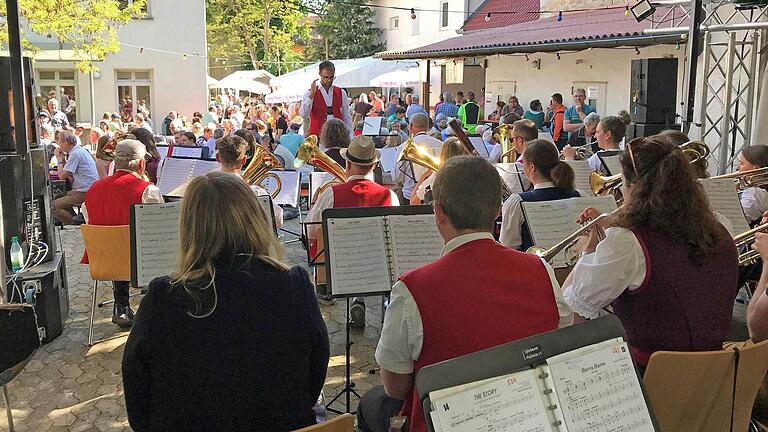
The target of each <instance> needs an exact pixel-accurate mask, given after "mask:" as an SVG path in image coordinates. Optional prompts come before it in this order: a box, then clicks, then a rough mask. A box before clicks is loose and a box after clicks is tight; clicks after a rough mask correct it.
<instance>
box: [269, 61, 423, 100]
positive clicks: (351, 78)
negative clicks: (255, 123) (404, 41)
mask: <svg viewBox="0 0 768 432" xmlns="http://www.w3.org/2000/svg"><path fill="white" fill-rule="evenodd" d="M333 64H334V66H335V67H336V80H335V81H334V82H333V83H334V84H335V85H337V86H339V87H343V88H364V87H372V86H371V79H372V78H375V77H378V76H379V75H383V74H386V73H389V72H395V71H399V70H408V69H413V68H415V69H416V74H417V75H416V76H417V81H418V63H417V62H415V61H408V60H398V61H388V60H382V59H377V58H373V57H363V58H357V59H344V60H333ZM319 65H320V63H319V62H318V63H314V64H311V65H308V66H305V67H303V68H301V69H297V70H295V71H293V72H289V73H287V74H285V75H280V76H279V77H276V78H273V79H272V80H271V81H270V84H271V85H272V87H273V88H274V89H275V91H274V93H272V94H270V95H268V96H267V97H266V101H267V102H268V103H276V102H297V101H300V100H301V99H302V97H303V96H304V93H305V92H306V91H307V90H308V89H309V87H310V86H311V85H312V81H314V80H316V79H318V67H319ZM373 87H378V86H373Z"/></svg>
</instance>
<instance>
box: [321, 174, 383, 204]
mask: <svg viewBox="0 0 768 432" xmlns="http://www.w3.org/2000/svg"><path fill="white" fill-rule="evenodd" d="M331 187H332V188H333V208H345V207H381V206H390V205H392V194H391V193H390V192H389V189H387V188H385V187H384V186H381V185H380V184H377V183H375V182H372V181H370V180H366V179H360V180H352V181H348V182H346V183H342V184H337V185H333V186H331Z"/></svg>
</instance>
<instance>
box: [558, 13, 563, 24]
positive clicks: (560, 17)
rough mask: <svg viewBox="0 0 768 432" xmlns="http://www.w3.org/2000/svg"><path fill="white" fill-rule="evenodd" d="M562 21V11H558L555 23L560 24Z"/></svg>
mask: <svg viewBox="0 0 768 432" xmlns="http://www.w3.org/2000/svg"><path fill="white" fill-rule="evenodd" d="M562 20H563V11H560V12H558V13H557V22H560V21H562Z"/></svg>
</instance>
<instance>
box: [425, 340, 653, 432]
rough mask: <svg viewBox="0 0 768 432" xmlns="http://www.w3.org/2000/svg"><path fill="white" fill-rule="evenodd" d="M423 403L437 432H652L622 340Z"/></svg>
mask: <svg viewBox="0 0 768 432" xmlns="http://www.w3.org/2000/svg"><path fill="white" fill-rule="evenodd" d="M429 400H430V402H431V412H430V413H429V415H430V417H431V420H432V426H433V428H434V431H436V432H477V431H537V432H571V431H595V430H600V431H625V432H629V431H636V432H653V431H655V428H654V423H653V420H652V416H651V413H650V411H649V408H648V404H647V403H646V400H645V398H644V396H643V389H642V386H641V384H640V381H639V379H638V376H637V373H636V372H635V368H634V364H633V363H632V358H631V357H630V354H629V348H628V346H627V344H626V342H624V340H623V339H622V338H620V337H619V338H615V339H610V340H607V341H603V342H600V343H596V344H593V345H589V346H585V347H582V348H578V349H575V350H572V351H567V352H565V353H562V354H558V355H555V356H552V357H549V358H547V359H546V363H545V364H543V365H540V366H538V367H536V368H534V369H526V370H523V371H520V372H515V373H511V374H506V375H502V376H498V377H495V378H490V379H484V380H480V381H475V382H472V383H468V384H462V385H459V386H454V387H449V388H445V389H440V390H435V391H431V392H430V393H429Z"/></svg>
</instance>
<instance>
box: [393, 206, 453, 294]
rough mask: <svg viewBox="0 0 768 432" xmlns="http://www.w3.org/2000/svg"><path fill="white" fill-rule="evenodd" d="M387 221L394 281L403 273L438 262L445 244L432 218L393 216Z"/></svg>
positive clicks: (429, 215)
mask: <svg viewBox="0 0 768 432" xmlns="http://www.w3.org/2000/svg"><path fill="white" fill-rule="evenodd" d="M386 219H387V225H388V228H389V241H390V248H391V250H392V280H393V281H394V280H397V279H398V278H399V277H400V276H402V275H403V273H406V272H409V271H411V270H413V269H415V268H419V267H421V266H423V265H424V264H429V263H431V262H433V261H435V260H436V259H438V258H440V254H441V253H442V251H443V246H444V245H445V243H444V242H443V238H442V237H440V232H439V231H438V230H437V226H436V225H435V215H433V214H421V215H408V216H406V215H392V216H387V217H386Z"/></svg>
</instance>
